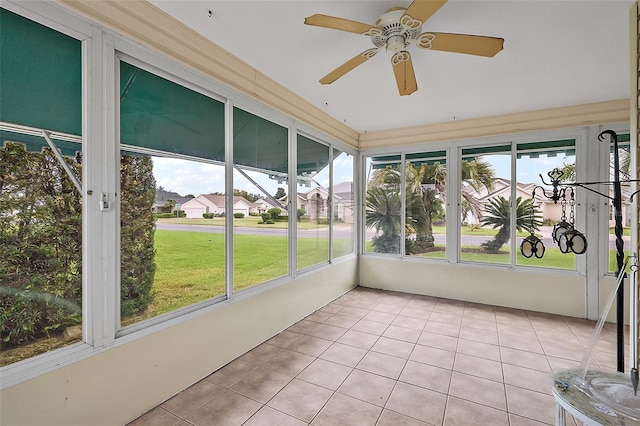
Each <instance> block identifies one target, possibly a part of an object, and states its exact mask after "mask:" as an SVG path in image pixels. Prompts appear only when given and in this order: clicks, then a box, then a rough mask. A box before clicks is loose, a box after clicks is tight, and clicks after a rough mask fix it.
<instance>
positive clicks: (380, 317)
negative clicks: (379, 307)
mask: <svg viewBox="0 0 640 426" xmlns="http://www.w3.org/2000/svg"><path fill="white" fill-rule="evenodd" d="M363 319H365V320H367V321H374V322H380V323H382V324H387V325H389V324H391V323H392V322H393V320H395V319H396V315H394V314H389V313H386V312H378V311H371V312H369V313H368V314H367V315H365V316H364V318H363Z"/></svg>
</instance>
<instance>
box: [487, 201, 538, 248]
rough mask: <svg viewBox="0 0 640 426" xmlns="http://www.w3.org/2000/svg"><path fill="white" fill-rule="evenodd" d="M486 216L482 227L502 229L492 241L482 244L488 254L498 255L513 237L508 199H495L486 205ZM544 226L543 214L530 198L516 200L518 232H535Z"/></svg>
mask: <svg viewBox="0 0 640 426" xmlns="http://www.w3.org/2000/svg"><path fill="white" fill-rule="evenodd" d="M484 210H485V213H486V216H484V217H483V219H482V222H481V224H482V226H489V225H491V226H493V228H494V229H496V228H500V229H499V230H498V233H497V234H496V236H495V237H493V239H492V240H490V241H486V242H484V243H482V244H481V246H482V248H483V249H484V250H486V251H488V252H491V253H496V252H498V250H500V248H501V247H502V246H503V245H504V244H505V243H506V242H507V241H509V238H510V237H511V202H510V200H507V199H506V198H504V197H502V196H500V197H494V198H491V199H490V200H489V204H487V205H485V208H484ZM541 225H542V214H541V212H540V210H539V209H538V207H537V206H536V205H535V204H533V203H532V200H531V199H530V198H527V199H525V200H523V199H522V197H518V198H516V229H517V230H518V231H523V230H524V231H528V232H533V231H535V230H537V229H538V228H539V227H540V226H541Z"/></svg>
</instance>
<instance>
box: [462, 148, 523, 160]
mask: <svg viewBox="0 0 640 426" xmlns="http://www.w3.org/2000/svg"><path fill="white" fill-rule="evenodd" d="M496 153H498V154H510V153H511V145H495V146H484V147H480V148H465V149H463V150H462V157H464V159H465V160H467V161H471V160H473V159H475V157H476V156H477V157H480V156H482V155H485V154H496ZM469 156H472V157H474V158H467V157H469Z"/></svg>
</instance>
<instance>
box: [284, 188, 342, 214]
mask: <svg viewBox="0 0 640 426" xmlns="http://www.w3.org/2000/svg"><path fill="white" fill-rule="evenodd" d="M333 190H334V200H333V218H334V219H335V220H338V221H341V222H346V223H353V182H341V183H338V184H336V185H334V187H333ZM297 200H298V201H297V208H298V209H301V210H304V212H305V217H306V218H308V219H309V220H311V221H312V222H314V221H317V220H318V219H328V218H329V192H328V191H327V190H326V189H324V188H322V187H319V186H316V187H315V188H313V189H311V190H310V191H307V192H298V193H297ZM286 202H287V197H286V196H285V197H283V198H282V203H283V204H286Z"/></svg>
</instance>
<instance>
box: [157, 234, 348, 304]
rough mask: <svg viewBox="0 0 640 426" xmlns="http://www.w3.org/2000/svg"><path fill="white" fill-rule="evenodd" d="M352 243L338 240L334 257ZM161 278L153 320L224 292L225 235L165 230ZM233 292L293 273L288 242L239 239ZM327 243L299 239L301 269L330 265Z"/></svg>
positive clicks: (159, 256) (159, 255)
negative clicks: (327, 262) (327, 263)
mask: <svg viewBox="0 0 640 426" xmlns="http://www.w3.org/2000/svg"><path fill="white" fill-rule="evenodd" d="M351 241H352V240H350V239H334V241H333V242H334V252H335V255H334V256H339V255H342V254H347V253H349V252H350V251H351V246H352V243H351ZM155 248H156V265H157V266H156V275H155V280H154V284H153V289H154V292H155V299H154V302H153V308H152V315H160V314H163V313H166V312H170V311H173V310H176V309H179V308H182V307H185V306H189V305H192V304H194V303H197V302H202V301H204V300H207V299H210V298H212V297H216V296H221V295H224V293H225V285H224V282H225V273H224V264H225V259H224V234H216V233H203V232H189V231H165V230H157V231H156V234H155ZM233 249H234V253H233V255H234V275H233V278H234V280H233V281H234V290H236V291H237V290H240V289H243V288H247V287H250V286H252V285H256V284H259V283H262V282H265V281H268V280H271V279H274V278H278V277H281V276H284V275H287V274H288V271H289V265H288V252H287V249H288V243H287V237H277V236H275V237H274V236H260V235H234V237H233ZM328 250H329V241H328V239H326V238H323V239H315V238H299V239H298V268H299V269H302V268H305V267H307V266H311V265H315V264H318V263H321V262H326V261H327V260H328Z"/></svg>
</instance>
